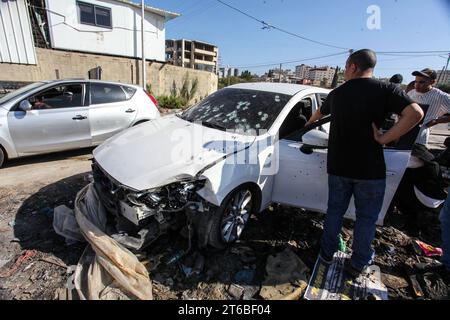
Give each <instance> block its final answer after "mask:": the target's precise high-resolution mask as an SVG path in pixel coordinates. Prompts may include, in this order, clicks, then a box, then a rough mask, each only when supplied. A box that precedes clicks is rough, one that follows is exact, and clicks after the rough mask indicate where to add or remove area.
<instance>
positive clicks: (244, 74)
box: [241, 70, 253, 82]
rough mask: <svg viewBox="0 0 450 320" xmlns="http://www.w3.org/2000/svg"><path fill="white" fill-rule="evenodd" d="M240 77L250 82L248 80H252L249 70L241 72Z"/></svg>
mask: <svg viewBox="0 0 450 320" xmlns="http://www.w3.org/2000/svg"><path fill="white" fill-rule="evenodd" d="M241 78H242V79H243V80H245V81H246V82H250V81H252V78H253V76H252V74H251V72H250V71H248V70H245V71H243V72H242V73H241Z"/></svg>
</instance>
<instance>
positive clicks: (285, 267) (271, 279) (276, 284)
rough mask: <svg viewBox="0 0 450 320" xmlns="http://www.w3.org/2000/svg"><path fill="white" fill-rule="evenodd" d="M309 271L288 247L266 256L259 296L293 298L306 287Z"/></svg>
mask: <svg viewBox="0 0 450 320" xmlns="http://www.w3.org/2000/svg"><path fill="white" fill-rule="evenodd" d="M308 271H309V269H308V267H307V266H306V265H305V264H304V263H303V261H302V260H301V259H300V258H299V257H298V256H297V255H296V254H295V253H294V252H293V251H292V250H291V249H289V248H286V249H285V250H284V251H282V252H280V253H278V254H277V255H275V256H269V257H268V258H267V264H266V273H267V276H266V278H265V280H264V282H263V283H262V288H261V291H260V293H259V294H260V296H261V297H263V298H264V299H266V300H285V299H286V300H294V299H298V298H300V296H301V295H302V293H303V290H304V289H306V286H307V282H308V275H307V274H306V273H307V272H308Z"/></svg>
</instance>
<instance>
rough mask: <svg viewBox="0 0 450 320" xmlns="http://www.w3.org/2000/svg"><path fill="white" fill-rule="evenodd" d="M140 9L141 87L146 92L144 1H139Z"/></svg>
mask: <svg viewBox="0 0 450 320" xmlns="http://www.w3.org/2000/svg"><path fill="white" fill-rule="evenodd" d="M141 7H142V8H141V9H142V16H141V31H142V87H143V88H144V90H146V89H147V88H146V83H147V74H146V73H147V71H146V65H145V40H144V38H145V33H144V20H145V5H144V0H141Z"/></svg>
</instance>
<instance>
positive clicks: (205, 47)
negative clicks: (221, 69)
mask: <svg viewBox="0 0 450 320" xmlns="http://www.w3.org/2000/svg"><path fill="white" fill-rule="evenodd" d="M218 58H219V49H218V48H217V46H215V45H213V44H209V43H206V42H201V41H196V40H187V39H180V40H175V39H171V40H166V61H167V62H169V63H170V64H173V65H175V66H181V67H184V68H190V69H197V70H203V71H209V72H213V73H217V72H218V68H217V63H218Z"/></svg>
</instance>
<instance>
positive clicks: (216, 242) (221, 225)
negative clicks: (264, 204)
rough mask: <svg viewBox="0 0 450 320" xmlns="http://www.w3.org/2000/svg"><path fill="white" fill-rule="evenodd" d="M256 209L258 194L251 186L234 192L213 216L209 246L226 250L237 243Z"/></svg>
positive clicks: (242, 187)
mask: <svg viewBox="0 0 450 320" xmlns="http://www.w3.org/2000/svg"><path fill="white" fill-rule="evenodd" d="M255 209H256V193H255V192H254V191H253V189H252V188H251V187H250V186H248V185H247V186H241V187H239V188H238V189H235V190H234V191H232V192H231V193H230V194H229V195H227V196H226V197H225V199H224V200H223V202H222V205H221V206H220V207H219V208H218V209H217V210H216V212H215V213H214V214H213V218H212V223H211V231H210V234H209V241H208V243H209V245H210V246H211V247H213V248H216V249H224V248H225V247H227V246H228V245H231V244H232V243H234V242H236V241H237V240H238V239H239V238H240V236H241V235H242V232H243V230H244V228H245V226H246V225H247V223H248V221H249V219H250V216H251V215H252V214H253V213H255V211H256V210H255Z"/></svg>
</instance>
